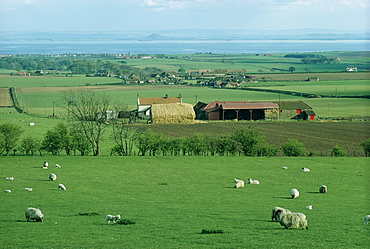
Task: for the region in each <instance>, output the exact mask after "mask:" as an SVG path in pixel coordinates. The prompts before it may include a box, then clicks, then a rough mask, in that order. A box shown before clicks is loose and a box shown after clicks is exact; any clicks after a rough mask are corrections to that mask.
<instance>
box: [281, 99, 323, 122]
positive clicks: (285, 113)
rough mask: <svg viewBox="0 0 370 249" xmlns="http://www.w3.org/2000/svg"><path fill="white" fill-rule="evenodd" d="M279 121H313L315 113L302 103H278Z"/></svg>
mask: <svg viewBox="0 0 370 249" xmlns="http://www.w3.org/2000/svg"><path fill="white" fill-rule="evenodd" d="M274 103H276V104H278V105H279V119H301V120H311V121H313V120H315V116H316V113H315V112H314V111H313V110H312V107H311V106H309V105H307V104H306V103H305V102H303V101H278V102H274Z"/></svg>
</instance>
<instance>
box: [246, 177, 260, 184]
mask: <svg viewBox="0 0 370 249" xmlns="http://www.w3.org/2000/svg"><path fill="white" fill-rule="evenodd" d="M248 184H260V182H259V181H258V180H252V179H251V178H249V179H248Z"/></svg>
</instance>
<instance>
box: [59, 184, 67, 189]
mask: <svg viewBox="0 0 370 249" xmlns="http://www.w3.org/2000/svg"><path fill="white" fill-rule="evenodd" d="M58 189H59V190H64V191H66V190H67V188H66V186H64V184H61V183H60V184H58Z"/></svg>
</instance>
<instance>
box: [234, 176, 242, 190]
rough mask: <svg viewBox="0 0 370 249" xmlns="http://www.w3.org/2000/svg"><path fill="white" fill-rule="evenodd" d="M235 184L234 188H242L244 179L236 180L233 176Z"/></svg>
mask: <svg viewBox="0 0 370 249" xmlns="http://www.w3.org/2000/svg"><path fill="white" fill-rule="evenodd" d="M234 181H235V185H234V188H244V181H243V180H238V179H236V178H234Z"/></svg>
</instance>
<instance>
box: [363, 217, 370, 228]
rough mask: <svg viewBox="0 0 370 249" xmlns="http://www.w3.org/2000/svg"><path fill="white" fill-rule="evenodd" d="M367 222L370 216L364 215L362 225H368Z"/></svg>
mask: <svg viewBox="0 0 370 249" xmlns="http://www.w3.org/2000/svg"><path fill="white" fill-rule="evenodd" d="M369 221H370V215H366V216H365V217H364V225H365V226H366V225H367V223H369Z"/></svg>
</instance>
